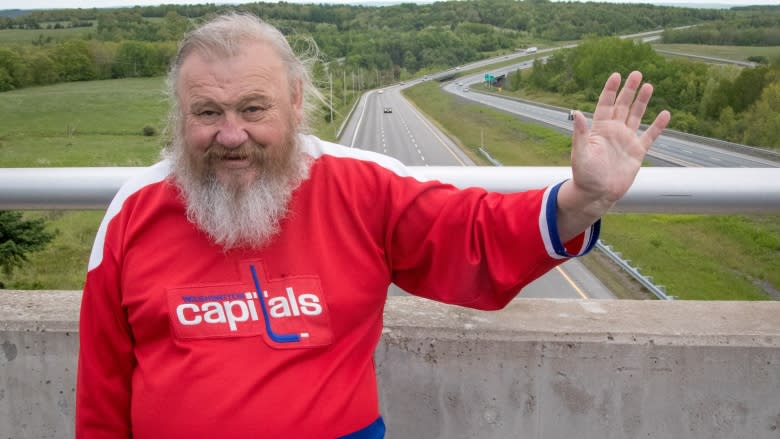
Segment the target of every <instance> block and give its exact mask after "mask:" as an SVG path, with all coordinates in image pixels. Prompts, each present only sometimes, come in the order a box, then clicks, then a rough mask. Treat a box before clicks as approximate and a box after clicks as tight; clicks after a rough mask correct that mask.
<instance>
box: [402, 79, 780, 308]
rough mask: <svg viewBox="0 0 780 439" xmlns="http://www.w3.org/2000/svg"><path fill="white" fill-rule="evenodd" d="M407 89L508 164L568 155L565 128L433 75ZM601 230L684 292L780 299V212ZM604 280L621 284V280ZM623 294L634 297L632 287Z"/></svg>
mask: <svg viewBox="0 0 780 439" xmlns="http://www.w3.org/2000/svg"><path fill="white" fill-rule="evenodd" d="M407 97H409V98H410V99H412V100H413V101H414V102H415V104H416V105H417V106H418V107H419V108H420V109H422V110H423V111H424V112H425V113H426V114H428V115H429V116H431V117H433V118H434V119H436V120H438V121H439V122H440V124H441V125H442V126H443V127H444V128H445V129H446V130H447V131H448V132H449V134H450V135H453V136H455V137H457V138H459V139H460V140H461V142H462V144H463V146H466V147H467V148H469V150H470V151H471V152H472V156H475V155H478V153H477V152H476V151H477V148H478V147H479V145H480V142H481V139H480V133H483V135H484V139H485V140H484V143H485V147H486V149H487V150H488V151H489V152H490V153H491V155H493V156H494V157H496V158H497V159H498V160H499V161H500V162H502V163H504V164H506V165H526V166H527V165H548V166H550V165H558V166H560V165H568V163H569V148H570V140H569V136H568V135H563V134H560V133H558V132H556V131H554V130H550V129H546V128H542V127H540V126H538V125H534V124H530V123H525V122H522V121H520V120H518V118H516V117H513V116H510V115H508V114H507V113H504V112H500V111H496V110H492V109H487V108H485V107H482V106H478V105H475V104H469V103H465V102H464V101H459V100H458V99H457V98H456V97H454V96H452V95H449V94H445V93H443V92H440V91H439V89H438V86H437V84H433V83H425V84H423V85H420V86H416V87H414V88H412V89H409V90H408V92H407ZM601 237H602V239H603V240H604V241H605V242H606V243H608V244H610V245H612V246H613V247H614V248H615V249H616V250H618V251H620V252H621V253H623V257H624V258H626V259H630V260H631V261H632V264H633V265H634V266H637V267H639V268H640V269H641V270H642V272H643V273H644V274H645V275H651V276H653V278H654V281H655V283H656V284H660V285H664V286H665V287H666V288H667V292H668V294H671V295H674V296H677V297H679V298H681V299H696V300H766V299H771V298H774V299H780V294H778V291H780V216H776V215H766V216H739V215H648V214H642V215H639V214H630V215H629V214H610V215H608V216H607V217H606V218H605V219H604V224H603V229H602V236H601ZM596 257H597V255H595V254H594V255H591V256H587V257H586V258H583V259H584V261H585V262H586V265H588V266H589V267H592V268H594V269H595V271H597V272H599V273H600V274H602V273H603V274H605V275H609V274H610V273H609V272H610V270H609V269H608V268H605V267H597V266H596V265H597V264H600V263H601V262H600V261H599V260H597V258H596ZM605 283H608V284H609V286H610V287H611V288H620V287H621V286H620V284H621V283H624V282H623V280H622V279H608V280H607V281H606V282H605ZM626 288H627V289H630V288H631V285H626ZM619 295H620V296H623V297H634V296H633V294H632V292H631V291H627V292H625V293H620V292H619Z"/></svg>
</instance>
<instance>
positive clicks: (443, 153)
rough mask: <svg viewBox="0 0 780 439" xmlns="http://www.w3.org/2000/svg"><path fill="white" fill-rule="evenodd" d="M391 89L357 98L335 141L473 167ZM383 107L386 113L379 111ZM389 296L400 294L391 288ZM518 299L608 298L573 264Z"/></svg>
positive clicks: (416, 162) (418, 160)
mask: <svg viewBox="0 0 780 439" xmlns="http://www.w3.org/2000/svg"><path fill="white" fill-rule="evenodd" d="M401 88H402V87H399V86H392V87H387V88H385V89H382V90H381V93H380V91H379V90H374V91H371V92H368V93H366V94H364V95H363V97H362V98H361V100H360V102H359V103H358V104H357V105H356V107H355V109H354V111H353V114H352V115H351V117H350V119H349V122H348V123H347V125H346V126H345V127H344V129H343V130H342V134H341V136H340V138H339V142H340V143H341V144H344V145H348V146H352V147H355V148H361V149H366V150H371V151H376V152H380V153H382V154H386V155H390V156H393V157H396V158H397V159H399V160H401V161H402V162H403V163H404V164H406V165H410V166H434V165H444V166H473V165H474V163H473V162H472V161H471V160H470V159H469V158H468V157H467V156H466V155H465V154H464V153H463V152H462V151H461V150H460V149H459V148H458V147H457V146H456V145H455V144H454V143H453V142H452V141H451V140H449V138H447V136H446V135H444V134H443V133H441V131H440V130H438V129H437V128H436V127H435V126H434V125H433V124H431V123H430V122H429V121H427V120H426V119H425V117H423V116H422V115H421V114H420V113H419V112H418V111H417V110H416V109H415V108H414V107H413V106H412V105H411V104H409V102H408V101H407V100H406V99H405V98H404V97H403V96H402V95H401V93H400V89H401ZM385 109H389V110H390V111H391V112H385ZM388 294H389V295H401V294H405V293H404V292H402V291H401V290H400V289H399V288H398V287H396V286H392V287H391V288H390V290H389V292H388ZM520 297H526V298H540V297H547V298H577V299H588V298H595V299H613V298H614V296H613V295H612V293H611V292H610V291H609V290H608V289H607V288H606V287H605V286H604V285H603V284H602V283H601V281H599V280H598V279H597V278H596V277H595V276H593V275H592V274H591V273H590V272H589V271H588V270H586V269H585V268H584V266H583V265H582V264H581V263H580V262H579V261H577V260H570V261H567V262H566V263H564V264H563V265H562V266H560V267H557V268H556V269H554V270H552V271H550V272H549V273H548V274H546V275H544V276H542V277H541V278H539V279H537V280H536V281H535V282H533V283H531V284H530V285H528V286H526V287H525V288H524V289H523V291H522V293H521V295H520Z"/></svg>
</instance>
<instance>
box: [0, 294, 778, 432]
mask: <svg viewBox="0 0 780 439" xmlns="http://www.w3.org/2000/svg"><path fill="white" fill-rule="evenodd" d="M79 300H80V293H79V292H73V291H8V290H5V291H0V348H2V352H0V438H14V439H17V438H71V437H73V415H74V406H73V400H74V388H75V368H76V356H77V351H78V337H77V321H78V304H79ZM376 366H377V372H378V376H379V386H380V394H381V404H382V412H383V414H384V416H385V419H386V422H387V424H388V435H387V438H388V439H418V438H426V439H427V438H442V439H444V438H446V439H459V438H480V439H481V438H571V437H577V438H639V437H642V438H675V439H686V438H708V439H709V438H723V439H726V438H728V439H739V438H745V439H763V438H766V439H778V438H780V302H689V301H670V302H663V301H582V300H541V299H529V300H518V301H515V302H513V303H512V304H510V305H509V306H508V307H507V308H506V309H505V310H502V311H498V312H480V311H474V310H469V309H464V308H459V307H451V306H446V305H441V304H437V303H433V302H429V301H425V300H422V299H418V298H414V297H391V298H389V299H388V303H387V307H386V312H385V333H384V337H383V339H382V343H381V344H380V346H379V348H378V349H377V352H376Z"/></svg>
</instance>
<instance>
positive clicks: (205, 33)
mask: <svg viewBox="0 0 780 439" xmlns="http://www.w3.org/2000/svg"><path fill="white" fill-rule="evenodd" d="M258 41H259V42H262V43H266V44H269V45H270V46H271V47H272V48H273V49H274V50H275V51H276V53H277V54H278V55H279V57H280V58H281V59H282V62H283V63H284V65H285V66H286V67H287V76H288V80H289V85H290V93H296V87H297V86H298V84H300V85H301V86H302V87H301V88H302V91H303V96H302V99H303V113H304V114H303V118H302V120H301V122H300V124H299V125H298V132H305V131H308V130H309V128H310V125H309V121H310V120H311V118H312V116H313V113H314V112H315V111H317V109H318V103H322V104H325V105H327V101H326V100H325V98H324V97H323V95H322V93H321V92H320V91H319V90H318V89H317V87H315V85H314V83H313V81H312V77H311V68H312V65H313V64H314V63H315V62H316V61H317V59H318V56H319V51H318V49H317V45H316V43H315V42H314V40H313V39H311V38H307V39H305V43H307V44H305V46H307V47H306V52H305V53H303V54H301V55H296V53H295V52H294V51H293V49H292V47H291V46H290V44H289V43H288V42H287V39H286V38H285V37H284V35H283V34H282V33H281V32H280V31H279V30H278V29H277V28H276V27H274V26H272V25H270V24H268V23H266V22H265V21H263V20H261V19H260V18H258V17H257V16H255V15H252V14H249V13H242V12H228V13H224V14H222V15H218V16H216V17H215V18H212V19H211V20H209V21H207V22H205V23H203V24H202V25H200V26H198V27H197V28H195V29H194V30H192V31H190V32H189V33H187V34H186V35H185V36H184V38H183V39H182V41H181V43H180V44H179V49H178V51H177V52H176V56H175V57H174V59H173V63H172V64H171V68H170V70H169V71H168V81H167V89H168V96H169V97H170V100H171V109H170V112H169V114H168V127H167V134H168V136H173V137H174V138H175V137H177V136H181V134H182V131H181V130H182V125H181V124H182V114H181V109H180V108H179V105H178V96H177V86H178V82H179V74H180V70H181V65H182V64H183V63H184V60H185V59H186V58H187V56H189V55H190V54H192V53H194V52H198V53H204V54H208V55H212V56H217V57H229V56H234V55H237V54H238V53H240V51H241V49H242V47H243V45H244V44H245V43H247V42H258ZM169 141H170V139H169ZM169 146H170V145H169Z"/></svg>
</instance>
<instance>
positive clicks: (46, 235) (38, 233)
mask: <svg viewBox="0 0 780 439" xmlns="http://www.w3.org/2000/svg"><path fill="white" fill-rule="evenodd" d="M53 238H54V233H51V232H48V231H47V230H46V224H45V221H44V220H43V218H38V219H31V220H28V219H25V218H24V217H23V216H22V214H21V212H15V211H9V210H3V211H0V268H2V270H3V273H4V274H5V275H6V276H10V275H11V272H12V271H13V270H14V268H18V267H21V266H22V264H23V263H24V262H26V261H27V254H28V253H30V252H34V251H38V250H41V249H43V248H44V247H45V246H46V244H48V243H49V241H51V240H52V239H53Z"/></svg>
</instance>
